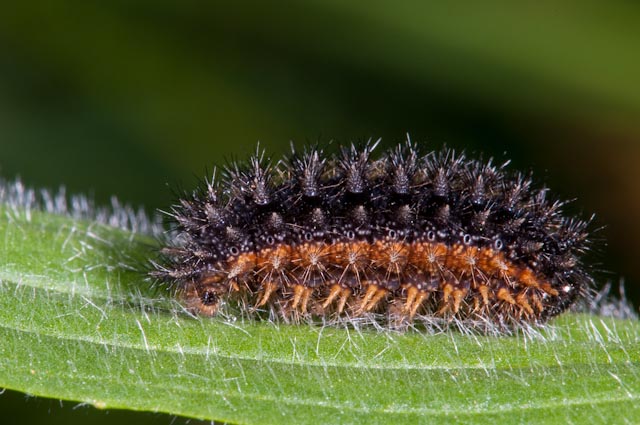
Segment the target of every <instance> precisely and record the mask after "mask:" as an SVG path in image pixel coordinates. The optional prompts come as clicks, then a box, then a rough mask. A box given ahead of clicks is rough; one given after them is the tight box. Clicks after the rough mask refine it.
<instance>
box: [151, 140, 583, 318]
mask: <svg viewBox="0 0 640 425" xmlns="http://www.w3.org/2000/svg"><path fill="white" fill-rule="evenodd" d="M376 146H377V143H366V144H363V145H361V146H358V145H354V144H351V145H347V146H344V147H342V148H341V149H340V150H339V152H338V153H337V154H335V155H326V154H325V153H324V152H323V151H322V150H321V149H320V148H318V147H307V148H305V149H304V150H303V151H302V152H297V151H295V150H293V148H292V154H291V155H290V156H288V157H286V158H284V159H282V160H280V161H278V162H272V161H271V160H270V159H269V158H267V157H266V156H265V153H264V152H260V151H258V152H257V154H256V155H255V156H253V157H252V158H251V159H250V160H249V161H248V162H247V163H246V164H240V163H234V164H232V165H230V166H227V167H226V168H225V169H224V171H223V173H222V178H218V177H216V176H215V173H214V177H213V178H212V179H211V180H210V181H206V182H205V183H204V184H203V185H202V186H201V187H199V188H198V189H196V190H195V191H194V192H193V193H192V194H191V195H186V196H185V197H184V198H182V199H180V200H179V202H178V203H177V204H176V205H175V206H174V207H173V209H172V211H171V213H170V216H171V218H172V222H173V226H174V232H173V234H174V236H175V239H174V240H172V241H171V242H170V243H169V244H168V245H169V246H167V247H166V248H164V249H163V250H162V261H161V262H160V264H157V265H156V266H155V270H154V271H152V272H151V274H152V275H153V276H154V277H156V278H158V279H159V280H161V281H165V282H168V283H170V284H171V285H173V287H174V288H175V289H176V291H177V293H178V294H180V297H181V298H182V299H183V300H184V302H185V303H186V305H187V308H188V309H190V310H191V311H194V312H197V313H201V314H203V315H214V314H216V313H217V312H218V310H219V308H220V306H221V305H222V304H223V303H225V302H227V301H230V302H232V303H236V304H237V305H239V306H241V308H243V309H245V310H246V311H247V312H254V311H259V310H268V311H271V312H272V313H277V314H278V315H281V316H282V317H284V318H285V319H287V320H292V321H298V320H299V319H300V318H303V317H316V316H321V317H325V318H326V317H344V316H346V317H349V318H358V317H362V316H365V315H366V316H373V317H376V318H379V320H381V321H382V322H384V323H407V322H411V321H412V320H414V319H416V318H423V319H424V318H426V319H438V320H444V321H448V320H457V321H460V322H463V323H469V324H471V325H473V324H474V323H476V324H477V323H485V324H486V323H495V324H496V325H499V326H502V325H512V324H518V323H539V322H543V321H545V320H546V319H548V318H550V317H552V316H555V315H557V314H559V313H561V312H563V311H564V310H566V309H567V308H568V307H570V306H571V305H572V304H573V303H574V302H575V300H577V299H578V298H580V297H582V296H584V295H585V294H587V292H588V290H589V289H590V287H591V285H592V279H591V277H590V275H589V273H588V272H587V269H586V266H585V265H584V264H583V257H584V253H585V252H586V251H587V250H588V248H589V234H588V221H583V220H580V219H577V218H573V217H567V216H565V215H564V214H563V212H562V207H563V206H564V203H563V202H561V201H558V200H554V199H553V198H552V197H551V196H549V193H548V190H547V189H546V188H544V187H543V188H536V187H535V186H534V185H533V183H532V180H531V178H530V177H529V176H527V175H524V174H521V173H513V172H510V171H507V170H506V164H505V165H502V166H496V165H494V164H493V163H492V161H491V160H489V161H480V160H475V159H467V158H466V157H465V156H464V155H461V154H458V153H456V152H454V151H453V150H450V149H442V150H440V151H435V152H428V153H421V152H420V151H419V149H418V146H417V145H416V144H413V143H411V142H406V143H404V144H400V145H397V146H396V147H394V148H393V149H391V150H389V151H386V152H383V153H382V154H381V155H380V156H379V157H377V158H376V157H374V150H375V148H376ZM374 313H377V314H374Z"/></svg>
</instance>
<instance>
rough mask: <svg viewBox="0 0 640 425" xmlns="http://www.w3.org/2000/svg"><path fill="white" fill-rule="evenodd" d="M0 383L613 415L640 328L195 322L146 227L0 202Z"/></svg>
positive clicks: (143, 394) (515, 414)
mask: <svg viewBox="0 0 640 425" xmlns="http://www.w3.org/2000/svg"><path fill="white" fill-rule="evenodd" d="M0 235H1V236H2V237H1V238H0V258H1V259H2V262H1V264H0V280H1V283H0V387H6V388H11V389H15V390H20V391H24V392H28V393H30V394H35V395H40V396H46V397H54V398H60V399H68V400H75V401H79V402H85V403H89V404H92V405H94V406H96V407H98V408H125V409H132V410H149V411H158V412H167V413H171V414H175V415H184V416H189V417H194V418H202V419H210V420H219V421H229V422H237V423H418V422H429V423H431V422H451V421H452V420H453V421H455V422H465V423H487V422H488V421H499V422H500V423H507V424H508V423H522V422H527V423H531V422H537V423H564V422H582V421H585V422H589V423H621V422H624V421H635V420H636V419H637V418H638V417H640V403H639V400H638V399H639V398H640V367H639V364H638V363H639V356H640V354H639V353H640V324H639V323H638V322H637V321H633V320H616V319H611V318H600V317H596V316H589V315H578V314H573V315H565V316H563V317H562V318H560V319H559V320H556V321H555V322H554V323H552V324H550V325H549V326H547V327H545V328H542V329H540V330H539V331H535V332H521V333H518V334H516V335H514V336H501V337H498V336H484V335H478V334H462V333H457V332H453V331H451V332H445V333H441V334H435V335H428V334H423V333H420V332H415V331H410V332H406V333H397V332H391V331H376V330H373V329H353V328H343V329H340V328H332V327H322V326H319V325H318V326H313V325H304V326H294V325H285V324H280V325H278V324H274V323H269V322H255V321H242V320H238V321H236V322H232V321H229V320H222V319H197V318H193V317H190V316H188V315H186V314H184V313H181V310H180V308H179V305H178V304H177V303H175V302H174V301H172V300H170V299H168V298H167V297H166V296H165V294H164V292H163V291H161V290H157V289H154V288H152V286H151V285H150V283H149V282H147V281H146V280H145V278H144V275H143V274H142V272H140V271H139V270H140V269H141V268H142V265H143V264H144V262H145V261H146V259H147V258H148V257H149V255H152V253H153V249H154V246H155V242H154V239H153V238H151V237H148V236H144V235H140V234H135V233H132V232H127V231H124V230H121V229H118V228H114V227H109V226H106V225H102V224H98V223H95V222H91V221H87V220H79V219H73V218H69V217H63V216H60V215H54V214H48V213H43V212H38V211H30V212H29V213H27V212H25V211H22V210H19V209H16V208H11V207H7V206H5V207H0Z"/></svg>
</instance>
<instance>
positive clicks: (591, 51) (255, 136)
mask: <svg viewBox="0 0 640 425" xmlns="http://www.w3.org/2000/svg"><path fill="white" fill-rule="evenodd" d="M639 22H640V4H638V3H636V2H626V1H618V2H595V1H594V2H589V1H579V2H578V1H575V2H563V3H562V4H557V3H556V2H545V1H543V2H536V3H535V4H526V5H523V4H518V5H517V6H516V5H515V3H511V2H505V3H501V2H497V1H488V2H469V3H463V4H460V3H457V4H456V5H455V6H453V5H452V4H450V3H446V2H445V3H437V4H431V5H426V4H425V3H424V2H403V3H391V2H385V1H371V0H370V1H367V2H356V1H352V2H345V1H338V0H324V1H307V2H289V1H283V2H277V3H270V2H261V1H249V2H214V1H209V2H200V1H182V2H176V3H173V2H164V1H158V0H155V1H153V2H151V1H145V0H139V1H136V2H130V1H124V0H120V1H118V0H112V1H109V2H86V1H77V2H72V1H58V2H45V1H43V2H28V1H27V2H6V3H5V4H4V5H3V8H2V12H1V13H0V175H2V176H3V177H5V178H13V177H15V176H18V175H19V176H21V178H22V179H23V180H24V181H25V182H26V183H28V184H29V185H34V186H38V187H40V186H41V187H48V188H57V187H58V186H59V185H65V186H67V188H68V189H69V191H71V192H82V193H90V194H92V195H93V196H94V197H95V198H96V199H97V200H98V201H99V202H100V203H106V202H108V200H109V198H110V196H111V195H113V194H115V195H117V196H118V197H119V198H121V199H122V200H124V201H127V202H130V203H132V204H134V205H143V206H144V207H145V208H147V209H148V211H153V210H155V209H156V208H161V207H166V206H167V205H168V204H169V203H170V202H171V201H172V194H171V190H170V189H169V188H168V187H167V184H168V185H169V186H170V187H175V186H177V185H181V186H183V187H191V186H193V185H194V184H195V183H196V177H199V176H202V175H203V173H204V172H205V170H206V169H209V170H210V169H211V168H212V166H213V165H214V164H220V163H223V162H224V160H225V158H244V157H245V156H246V155H248V154H249V153H250V152H251V151H253V150H254V149H255V146H256V142H257V141H260V142H261V146H263V147H265V148H266V149H267V150H268V152H269V153H271V154H272V155H273V156H274V157H279V156H280V155H281V154H282V153H284V152H286V151H287V150H288V144H289V141H290V140H294V141H296V142H297V143H298V144H303V143H306V142H310V141H316V140H321V141H324V142H329V141H331V140H335V141H338V142H344V141H350V140H363V139H367V138H370V137H373V138H377V137H382V138H383V140H384V142H385V144H387V145H391V144H394V143H397V142H398V141H401V140H403V139H404V138H405V134H406V133H407V132H409V133H410V134H411V138H412V140H414V141H419V142H421V143H422V142H424V143H425V144H426V145H427V146H429V147H431V148H439V147H441V146H442V145H443V144H444V143H446V144H447V145H448V146H452V147H455V148H457V149H465V150H466V151H467V152H469V153H474V152H476V153H479V152H483V153H484V156H485V157H488V156H494V157H496V158H497V159H498V160H500V161H502V160H504V159H506V158H511V159H512V160H513V165H512V166H511V167H512V168H513V169H522V170H533V172H534V175H535V177H536V178H537V179H538V181H539V182H540V183H543V184H547V185H548V186H550V187H551V188H552V189H553V190H554V193H556V194H558V195H559V196H561V197H563V198H577V201H576V202H574V203H573V204H572V205H571V206H570V207H569V208H568V209H569V210H570V211H571V212H572V213H578V214H583V215H584V216H585V217H586V216H589V215H590V214H591V213H595V214H596V223H597V226H598V227H600V226H605V227H604V228H603V229H602V230H601V231H598V232H597V234H596V239H597V243H596V249H595V252H594V253H593V261H594V263H595V264H597V268H598V269H599V270H600V271H599V272H598V276H597V279H598V281H599V283H600V284H603V283H605V282H606V281H612V282H613V283H614V284H616V285H617V284H618V282H619V281H620V280H621V279H624V281H625V285H626V289H627V293H628V294H629V295H630V298H631V299H632V300H633V301H634V303H635V305H636V306H637V305H638V304H640V303H639V302H638V301H639V300H640V268H638V254H639V253H640V221H639V217H640V196H639V195H640V144H639V142H640V25H639V24H638V23H639ZM0 411H1V412H2V416H3V423H7V422H5V420H6V419H8V418H14V419H11V420H15V421H18V420H19V421H20V423H27V422H29V421H34V422H35V421H43V420H46V421H49V422H52V423H53V422H60V423H68V422H69V421H70V420H75V421H78V422H81V421H86V420H93V421H100V420H103V421H105V422H113V421H121V422H133V421H135V422H136V423H144V422H146V421H149V422H153V423H169V422H171V421H172V418H171V417H169V416H163V415H153V414H136V413H127V412H98V411H95V410H93V409H92V408H77V406H76V404H75V403H69V402H65V403H64V407H60V403H59V402H57V401H50V400H39V399H33V398H28V399H27V398H25V396H24V395H22V394H18V393H13V392H9V391H7V392H6V393H5V394H3V395H2V396H0ZM181 422H183V420H181V419H180V420H178V423H181Z"/></svg>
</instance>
